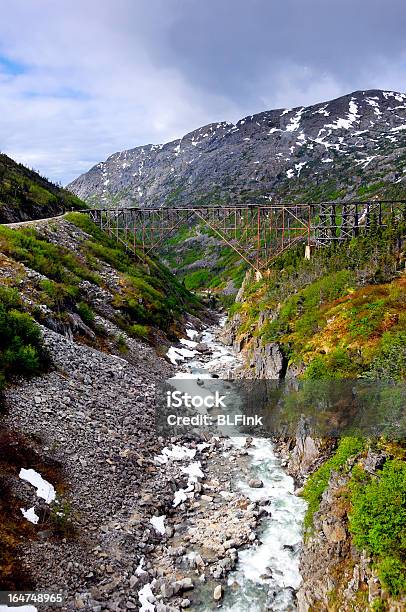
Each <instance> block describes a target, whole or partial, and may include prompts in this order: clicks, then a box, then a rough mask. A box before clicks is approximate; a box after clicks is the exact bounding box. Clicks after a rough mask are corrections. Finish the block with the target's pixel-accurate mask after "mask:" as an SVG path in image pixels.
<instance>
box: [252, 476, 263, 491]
mask: <svg viewBox="0 0 406 612" xmlns="http://www.w3.org/2000/svg"><path fill="white" fill-rule="evenodd" d="M248 486H249V487H251V489H262V487H263V486H264V483H263V482H262V480H261V479H260V478H251V480H249V481H248Z"/></svg>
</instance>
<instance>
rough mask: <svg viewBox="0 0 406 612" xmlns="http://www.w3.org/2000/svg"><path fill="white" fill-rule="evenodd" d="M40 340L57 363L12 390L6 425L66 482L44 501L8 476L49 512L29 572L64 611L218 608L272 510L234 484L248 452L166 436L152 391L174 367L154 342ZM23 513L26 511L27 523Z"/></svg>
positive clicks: (23, 498) (29, 552) (22, 495)
mask: <svg viewBox="0 0 406 612" xmlns="http://www.w3.org/2000/svg"><path fill="white" fill-rule="evenodd" d="M195 323H196V321H195V320H194V324H195ZM98 324H99V325H100V326H101V325H103V320H102V318H101V317H99V319H98ZM104 324H105V332H106V333H109V334H112V335H115V334H117V330H116V329H114V328H112V324H111V322H106V321H104ZM43 335H44V343H45V346H46V348H47V349H48V351H49V354H50V358H51V361H52V364H53V367H52V371H50V372H49V373H48V374H46V375H43V376H41V377H36V378H34V379H31V380H29V381H26V380H19V381H17V383H18V384H15V385H14V386H13V387H12V388H9V389H8V390H7V392H6V397H5V399H6V406H7V412H8V414H7V416H6V417H5V418H4V419H3V427H4V428H7V430H8V431H9V432H10V433H11V434H13V432H14V433H15V435H16V436H17V435H18V436H23V437H24V439H25V440H26V443H27V444H28V446H32V447H33V448H34V449H35V453H36V456H38V457H41V465H40V466H39V465H38V463H36V464H35V465H28V464H27V465H25V464H24V465H21V466H20V467H24V468H26V469H31V468H35V469H36V470H37V471H38V472H40V471H41V470H42V475H45V476H46V477H47V478H48V481H49V482H50V484H51V485H52V486H55V489H56V501H55V502H53V503H51V504H47V503H46V502H45V501H44V500H41V499H39V498H38V497H37V496H36V494H35V490H34V488H33V487H32V485H30V484H29V483H27V482H23V481H22V480H21V478H18V472H16V473H14V474H12V475H10V476H9V478H8V486H9V487H10V490H11V491H12V494H13V496H17V497H18V500H19V503H20V504H21V507H24V508H33V509H34V515H35V514H36V515H37V516H38V518H39V521H38V523H37V524H36V525H35V526H33V531H32V533H31V537H30V538H27V540H26V541H25V542H23V543H22V544H21V545H20V546H19V547H18V551H19V556H20V562H21V567H22V570H23V574H24V576H25V577H26V580H27V581H29V582H30V583H31V584H33V585H34V586H35V589H36V590H41V589H47V590H53V591H56V592H59V591H63V593H64V597H65V603H64V606H63V609H64V610H78V609H84V610H92V611H93V612H99V611H102V610H113V611H116V612H118V611H120V610H127V609H138V608H140V609H142V610H152V609H154V610H156V611H157V612H166V611H169V610H180V609H183V608H186V607H189V606H191V605H192V604H193V605H195V604H196V605H198V604H199V602H200V604H201V603H202V601H207V599H208V600H209V601H212V602H213V603H215V602H216V600H219V599H221V597H222V594H223V589H224V584H225V583H224V578H225V576H226V574H227V573H228V572H229V571H230V570H231V569H233V568H234V567H235V563H236V560H237V556H238V555H237V549H238V547H240V546H242V545H243V544H247V543H249V542H253V541H254V540H255V539H256V532H255V529H256V527H257V524H258V521H259V520H260V517H261V515H262V514H263V513H264V512H265V511H264V509H263V508H261V504H259V503H253V502H251V501H250V500H249V499H248V497H247V496H246V495H244V494H243V493H242V492H236V491H232V490H231V481H232V479H233V475H234V477H235V478H237V475H238V477H241V475H242V474H246V473H247V461H246V455H247V451H246V450H245V449H244V448H242V449H239V448H227V450H226V452H224V451H225V449H224V448H223V441H221V440H211V441H210V442H209V443H205V442H202V441H201V440H200V441H199V440H198V439H197V438H196V439H193V438H191V439H190V440H189V441H188V440H185V439H183V440H179V439H172V440H171V441H168V440H163V439H161V438H157V436H156V434H155V431H154V421H155V414H154V394H155V387H156V384H158V383H160V382H162V380H163V379H165V378H168V377H169V376H170V375H171V374H173V372H174V368H173V367H172V366H171V365H170V364H169V363H168V362H167V361H166V360H164V359H162V358H159V357H157V355H156V353H155V351H154V350H153V349H152V348H149V347H147V346H146V345H144V344H142V343H140V342H138V341H136V340H134V339H131V338H129V337H126V343H127V346H128V352H127V353H126V355H125V357H126V358H125V359H124V358H122V357H119V356H117V355H112V354H108V353H103V352H100V351H98V350H95V349H94V348H90V347H87V346H84V345H82V344H79V343H77V342H74V341H73V340H72V339H70V338H68V337H66V336H62V335H60V334H58V333H55V332H53V331H51V330H49V329H47V328H43ZM210 357H211V355H210V353H209V352H208V353H207V354H206V359H208V360H209V359H210ZM179 453H180V454H179ZM50 465H52V466H54V471H53V472H51V471H49V469H48V466H50ZM56 473H57V474H58V476H57V477H56V476H55V474H56ZM52 479H53V480H54V481H53V482H52ZM154 517H155V518H154ZM163 517H164V518H163ZM27 520H28V519H26V518H24V516H23V515H21V516H20V517H16V526H17V528H18V524H19V523H24V522H26V521H27ZM49 609H51V608H49Z"/></svg>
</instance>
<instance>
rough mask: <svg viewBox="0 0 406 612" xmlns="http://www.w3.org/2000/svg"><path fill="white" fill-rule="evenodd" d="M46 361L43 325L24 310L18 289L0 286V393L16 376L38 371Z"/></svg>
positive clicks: (29, 374)
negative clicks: (42, 333) (40, 327)
mask: <svg viewBox="0 0 406 612" xmlns="http://www.w3.org/2000/svg"><path fill="white" fill-rule="evenodd" d="M47 365H48V358H47V354H46V351H45V349H44V347H43V345H42V339H41V332H40V329H39V327H38V325H37V324H36V322H35V321H34V319H33V318H32V317H31V316H30V315H29V314H28V313H26V312H23V311H22V302H21V299H20V297H19V295H18V292H17V290H15V289H10V288H8V287H0V393H1V391H2V389H3V387H4V385H5V383H6V381H7V380H10V379H11V378H12V377H13V376H16V375H25V376H31V375H34V374H38V373H39V372H41V371H42V370H44V369H45V368H46V367H47Z"/></svg>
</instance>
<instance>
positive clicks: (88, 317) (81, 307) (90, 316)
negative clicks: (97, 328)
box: [76, 302, 94, 325]
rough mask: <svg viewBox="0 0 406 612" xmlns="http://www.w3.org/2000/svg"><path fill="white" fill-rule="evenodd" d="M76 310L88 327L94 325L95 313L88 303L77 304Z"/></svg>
mask: <svg viewBox="0 0 406 612" xmlns="http://www.w3.org/2000/svg"><path fill="white" fill-rule="evenodd" d="M76 310H77V311H78V314H79V316H80V318H81V319H82V321H83V322H84V323H86V325H92V324H93V323H94V312H93V310H92V309H91V308H90V306H89V305H88V304H86V302H79V303H78V304H76Z"/></svg>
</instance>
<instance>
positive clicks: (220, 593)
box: [213, 584, 223, 601]
mask: <svg viewBox="0 0 406 612" xmlns="http://www.w3.org/2000/svg"><path fill="white" fill-rule="evenodd" d="M222 597H223V587H222V585H221V584H218V585H217V586H216V588H215V589H214V591H213V599H214V600H215V601H220V599H221V598H222Z"/></svg>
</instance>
